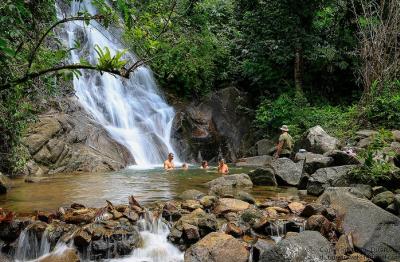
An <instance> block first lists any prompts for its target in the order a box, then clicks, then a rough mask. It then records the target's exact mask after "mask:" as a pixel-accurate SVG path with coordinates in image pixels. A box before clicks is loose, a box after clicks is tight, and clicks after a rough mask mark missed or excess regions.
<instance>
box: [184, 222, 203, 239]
mask: <svg viewBox="0 0 400 262" xmlns="http://www.w3.org/2000/svg"><path fill="white" fill-rule="evenodd" d="M183 233H184V237H185V238H186V240H188V241H190V242H192V241H197V240H199V239H200V233H199V229H198V227H196V226H193V225H190V224H186V223H185V224H183Z"/></svg>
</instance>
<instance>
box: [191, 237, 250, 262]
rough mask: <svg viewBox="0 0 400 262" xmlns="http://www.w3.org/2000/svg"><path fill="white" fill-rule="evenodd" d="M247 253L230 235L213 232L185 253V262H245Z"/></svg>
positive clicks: (239, 242)
mask: <svg viewBox="0 0 400 262" xmlns="http://www.w3.org/2000/svg"><path fill="white" fill-rule="evenodd" d="M248 258H249V251H248V250H247V249H246V246H245V245H244V244H243V242H241V241H239V240H237V239H235V238H234V237H232V236H231V235H228V234H225V233H219V232H213V233H210V234H208V235H207V236H206V237H204V238H203V239H201V240H200V241H199V242H197V243H196V244H194V245H192V246H191V247H190V248H189V249H188V250H186V252H185V262H247V261H248Z"/></svg>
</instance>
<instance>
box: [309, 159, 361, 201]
mask: <svg viewBox="0 0 400 262" xmlns="http://www.w3.org/2000/svg"><path fill="white" fill-rule="evenodd" d="M354 167H355V166H354V165H347V166H339V167H327V168H321V169H318V170H317V171H316V172H315V173H314V174H312V175H311V177H310V178H309V179H308V183H307V193H308V194H311V195H315V196H319V195H321V194H322V193H323V192H324V190H325V189H326V188H327V187H330V186H348V185H349V183H348V181H347V180H348V179H347V173H348V172H349V171H350V170H352V169H353V168H354Z"/></svg>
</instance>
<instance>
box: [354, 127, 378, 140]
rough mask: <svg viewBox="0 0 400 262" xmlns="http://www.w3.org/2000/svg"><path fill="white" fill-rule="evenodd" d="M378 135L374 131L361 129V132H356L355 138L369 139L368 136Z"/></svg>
mask: <svg viewBox="0 0 400 262" xmlns="http://www.w3.org/2000/svg"><path fill="white" fill-rule="evenodd" d="M377 134H378V132H377V131H375V130H368V129H363V130H359V131H357V132H356V135H357V136H360V137H364V138H365V137H370V136H374V135H377Z"/></svg>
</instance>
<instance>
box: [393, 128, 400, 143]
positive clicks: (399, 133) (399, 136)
mask: <svg viewBox="0 0 400 262" xmlns="http://www.w3.org/2000/svg"><path fill="white" fill-rule="evenodd" d="M392 134H393V139H394V140H395V141H396V142H400V130H393V131H392Z"/></svg>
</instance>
